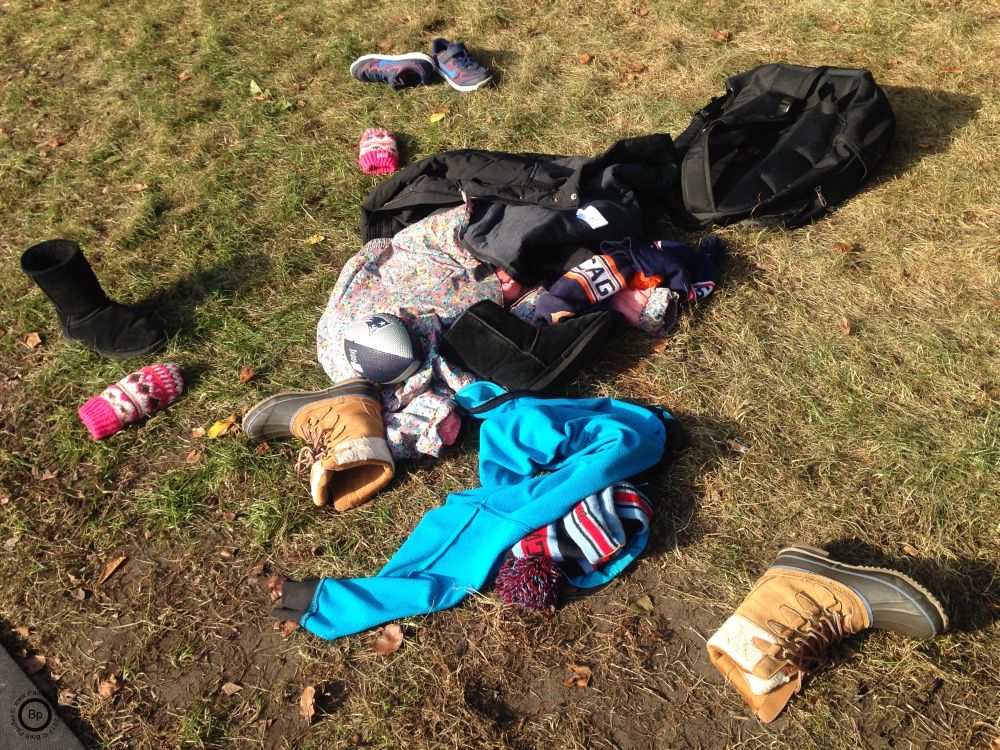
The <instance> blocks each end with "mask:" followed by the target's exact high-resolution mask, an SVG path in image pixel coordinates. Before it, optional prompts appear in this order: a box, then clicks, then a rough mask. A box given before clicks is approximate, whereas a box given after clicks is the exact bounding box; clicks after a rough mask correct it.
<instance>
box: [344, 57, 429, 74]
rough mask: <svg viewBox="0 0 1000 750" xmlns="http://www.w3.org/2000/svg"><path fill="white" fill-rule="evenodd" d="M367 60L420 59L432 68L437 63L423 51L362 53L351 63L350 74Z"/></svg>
mask: <svg viewBox="0 0 1000 750" xmlns="http://www.w3.org/2000/svg"><path fill="white" fill-rule="evenodd" d="M369 60H422V61H423V62H426V63H430V64H431V67H433V68H434V70H437V69H438V68H437V65H435V64H434V60H432V59H431V58H430V57H429V56H427V55H425V54H424V53H423V52H407V53H406V54H405V55H362V56H361V57H359V58H358V59H357V60H355V61H354V62H352V63H351V67H350V68H349V70H350V73H351V75H352V76H353V75H354V71H355V70H357V69H358V67H359V66H360V65H361V64H362V63H366V62H368V61H369Z"/></svg>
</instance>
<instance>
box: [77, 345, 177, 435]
mask: <svg viewBox="0 0 1000 750" xmlns="http://www.w3.org/2000/svg"><path fill="white" fill-rule="evenodd" d="M182 390H184V380H183V378H181V370H180V368H179V367H178V366H177V365H175V364H173V363H167V364H158V365H149V366H148V367H143V368H142V369H141V370H136V371H135V372H133V373H130V374H128V375H126V376H125V377H124V378H122V379H121V380H119V381H118V382H117V383H115V384H114V385H110V386H108V387H107V388H105V389H104V391H102V392H101V395H99V396H94V397H93V398H92V399H90V400H89V401H87V403H85V404H84V405H83V406H81V407H80V409H79V411H78V414H79V415H80V419H81V420H82V421H83V424H84V425H85V426H86V428H87V430H89V431H90V435H91V437H93V438H94V440H100V439H101V438H106V437H108V436H109V435H114V434H115V433H116V432H118V431H119V430H120V429H122V428H123V427H124V426H125V425H127V424H129V423H130V422H135V421H137V420H140V419H142V418H144V417H148V416H149V415H150V414H152V413H153V412H155V411H159V410H160V409H163V408H164V407H166V406H167V405H169V404H171V403H173V402H174V401H176V400H177V398H178V397H179V396H180V395H181V391H182Z"/></svg>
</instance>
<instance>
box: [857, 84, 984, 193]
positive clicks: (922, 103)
mask: <svg viewBox="0 0 1000 750" xmlns="http://www.w3.org/2000/svg"><path fill="white" fill-rule="evenodd" d="M884 89H885V92H886V95H887V96H888V97H889V103H890V104H891V105H892V108H893V111H894V112H895V113H896V139H895V143H894V145H893V147H892V149H890V151H889V154H888V157H887V158H886V161H885V162H884V163H883V164H882V166H881V167H880V169H879V170H878V174H877V175H876V176H875V178H874V179H873V180H872V183H871V184H877V183H878V182H880V181H882V180H886V179H892V178H894V177H897V176H899V175H901V174H903V173H904V172H906V171H907V170H909V169H910V168H911V167H913V165H915V164H916V163H917V162H919V161H920V160H921V159H923V158H924V157H925V156H930V155H931V154H938V153H941V152H942V151H947V150H948V148H949V147H950V146H951V144H952V142H953V141H954V140H955V139H956V138H957V137H958V132H959V130H961V129H962V128H963V127H965V125H967V124H968V123H969V122H971V121H972V120H973V119H974V118H975V116H976V113H977V112H978V111H979V109H980V107H981V106H982V99H980V98H979V97H978V96H972V95H968V94H956V93H953V92H949V91H936V90H934V89H925V88H920V87H918V86H885V87H884Z"/></svg>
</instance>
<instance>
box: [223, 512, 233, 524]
mask: <svg viewBox="0 0 1000 750" xmlns="http://www.w3.org/2000/svg"><path fill="white" fill-rule="evenodd" d="M222 520H223V521H225V522H226V523H232V522H233V521H235V520H236V514H235V513H233V512H232V511H231V510H230V511H227V512H225V513H223V514H222Z"/></svg>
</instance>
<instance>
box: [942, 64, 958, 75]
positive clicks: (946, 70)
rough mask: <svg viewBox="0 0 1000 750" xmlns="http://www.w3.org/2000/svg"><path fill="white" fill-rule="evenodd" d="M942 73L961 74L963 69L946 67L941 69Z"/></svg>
mask: <svg viewBox="0 0 1000 750" xmlns="http://www.w3.org/2000/svg"><path fill="white" fill-rule="evenodd" d="M941 72H942V73H961V72H962V69H961V68H959V67H956V66H954V65H945V66H944V67H943V68H941Z"/></svg>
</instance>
